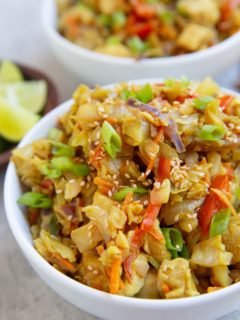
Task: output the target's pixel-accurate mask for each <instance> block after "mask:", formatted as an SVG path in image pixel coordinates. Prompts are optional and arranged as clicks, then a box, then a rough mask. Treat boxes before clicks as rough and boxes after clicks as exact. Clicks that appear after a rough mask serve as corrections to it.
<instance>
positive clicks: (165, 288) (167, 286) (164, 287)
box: [162, 282, 171, 294]
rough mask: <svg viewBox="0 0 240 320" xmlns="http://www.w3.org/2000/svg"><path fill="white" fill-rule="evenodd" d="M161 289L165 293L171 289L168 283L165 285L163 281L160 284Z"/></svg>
mask: <svg viewBox="0 0 240 320" xmlns="http://www.w3.org/2000/svg"><path fill="white" fill-rule="evenodd" d="M162 291H163V293H165V294H166V293H168V292H170V291H171V290H170V287H169V285H167V284H166V283H165V282H163V284H162Z"/></svg>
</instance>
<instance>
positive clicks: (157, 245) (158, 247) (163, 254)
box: [144, 221, 171, 262]
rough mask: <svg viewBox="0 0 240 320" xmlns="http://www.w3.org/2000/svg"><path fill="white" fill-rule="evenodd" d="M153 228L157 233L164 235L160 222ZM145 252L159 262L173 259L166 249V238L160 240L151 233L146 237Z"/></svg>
mask: <svg viewBox="0 0 240 320" xmlns="http://www.w3.org/2000/svg"><path fill="white" fill-rule="evenodd" d="M153 228H154V229H155V230H156V232H158V233H160V234H162V232H161V230H160V228H159V221H156V222H155V223H154V226H153ZM144 250H145V252H146V253H148V254H149V256H151V257H153V258H154V259H156V260H157V261H158V262H162V261H163V260H170V259H171V254H170V252H169V251H168V249H167V247H166V241H165V238H164V237H163V238H162V239H160V240H158V239H156V238H155V237H153V236H152V235H151V234H150V233H146V234H145V237H144Z"/></svg>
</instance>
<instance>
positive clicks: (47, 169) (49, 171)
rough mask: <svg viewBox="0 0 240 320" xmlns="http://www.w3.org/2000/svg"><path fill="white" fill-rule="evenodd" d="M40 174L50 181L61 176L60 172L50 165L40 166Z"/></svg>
mask: <svg viewBox="0 0 240 320" xmlns="http://www.w3.org/2000/svg"><path fill="white" fill-rule="evenodd" d="M41 172H42V174H44V175H45V176H46V177H48V178H50V179H57V178H59V177H61V175H62V171H61V170H59V169H56V168H54V167H53V166H52V165H51V164H50V163H44V164H43V165H42V166H41Z"/></svg>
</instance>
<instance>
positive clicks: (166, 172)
mask: <svg viewBox="0 0 240 320" xmlns="http://www.w3.org/2000/svg"><path fill="white" fill-rule="evenodd" d="M170 172H171V160H170V159H168V158H165V157H160V158H159V163H158V174H157V178H156V181H158V182H163V180H165V179H169V178H170ZM160 209H161V205H154V204H151V203H149V205H148V207H147V209H146V212H145V216H144V219H143V222H142V225H141V229H142V230H143V231H144V232H149V231H150V230H151V228H152V226H153V224H154V221H155V220H156V218H157V216H158V214H159V211H160Z"/></svg>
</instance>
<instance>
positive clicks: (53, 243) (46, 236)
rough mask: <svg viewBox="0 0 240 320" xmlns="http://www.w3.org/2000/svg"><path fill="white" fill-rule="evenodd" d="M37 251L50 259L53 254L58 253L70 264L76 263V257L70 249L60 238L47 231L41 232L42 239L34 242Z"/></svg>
mask: <svg viewBox="0 0 240 320" xmlns="http://www.w3.org/2000/svg"><path fill="white" fill-rule="evenodd" d="M34 244H35V246H36V249H37V251H38V252H39V253H40V254H41V255H42V256H44V257H45V258H48V255H49V254H51V253H58V254H60V256H62V257H63V258H65V259H68V260H69V261H70V262H75V261H76V256H75V253H74V251H73V249H71V248H70V247H68V246H66V245H64V244H63V243H62V242H61V241H60V240H59V239H58V238H55V237H52V236H51V235H50V233H48V232H47V231H46V230H43V229H42V230H41V232H40V237H39V238H37V239H36V240H34Z"/></svg>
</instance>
